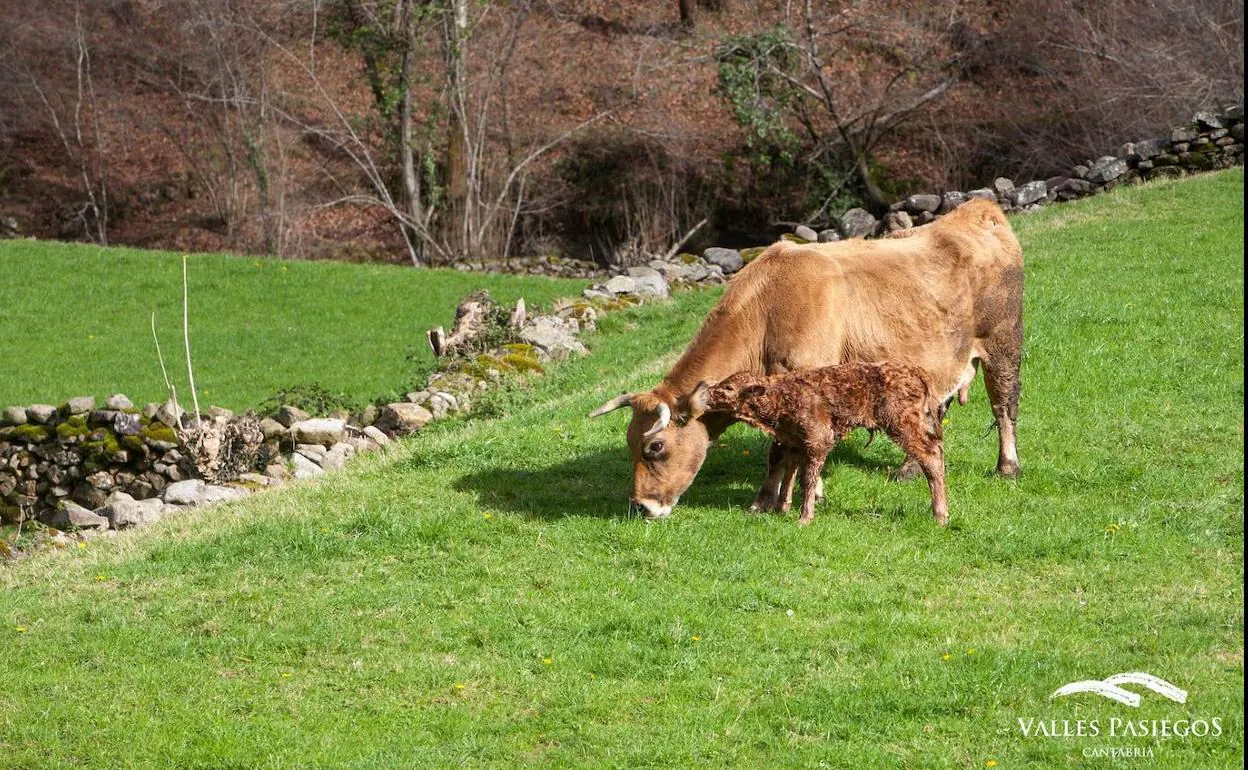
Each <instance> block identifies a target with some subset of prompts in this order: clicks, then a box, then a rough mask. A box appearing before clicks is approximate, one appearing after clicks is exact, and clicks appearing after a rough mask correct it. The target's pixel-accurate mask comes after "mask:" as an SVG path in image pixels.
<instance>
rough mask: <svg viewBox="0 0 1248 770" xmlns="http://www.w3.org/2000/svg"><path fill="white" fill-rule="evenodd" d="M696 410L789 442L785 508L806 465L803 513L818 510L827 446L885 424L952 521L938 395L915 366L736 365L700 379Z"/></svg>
mask: <svg viewBox="0 0 1248 770" xmlns="http://www.w3.org/2000/svg"><path fill="white" fill-rule="evenodd" d="M692 400H693V405H694V411H695V412H696V411H706V412H710V413H712V414H713V413H716V412H721V413H729V414H731V415H732V416H733V417H735V418H736V419H738V420H741V421H742V422H744V423H746V424H748V425H752V426H754V427H755V428H758V429H759V430H762V431H764V432H766V433H768V434H770V435H771V437H772V438H774V439H775V440H776V443H777V444H779V445H781V446H783V447H784V448H785V455H784V458H785V459H784V472H783V473H784V475H783V482H782V484H783V485H782V487H781V491H780V501H781V503H782V507H781V510H785V511H787V510H789V508H790V506H791V505H792V499H793V483H794V479H795V477H796V475H797V468H798V465H799V464H801V465H802V469H803V471H802V516H801V518H800V519H798V523H799V524H809V523H810V522H811V521H813V520H814V517H815V500H816V495H817V493H818V490H817V487H818V486H819V484H818V482H819V474H820V472H821V471H822V470H823V464H824V461H825V460H826V458H827V456H828V453H829V452H831V451H832V448H833V447H834V446H836V443H837V442H838V441H840V440H841V439H843V438H844V437H845V435H846V434H847V433H849V431H851V430H853V429H854V428H867V429H869V430H871V431H873V432H874V431H875V430H877V429H878V430H883V431H884V432H885V433H887V434H888V436H889V438H891V439H893V441H895V442H897V444H898V446H900V447H901V448H902V449H903V450H905V452H906V454H907V455H909V456H910V457H911V458H913V459H914V460H915V461H916V462H917V463H918V464H919V466H920V467H921V468H922V469H923V474H924V475H925V476H927V483H928V486H929V487H930V489H931V492H932V512H933V513H934V514H935V516H936V523H937V524H940V525H941V526H944V525H945V524H946V523H948V521H949V510H948V506H947V504H946V502H945V461H944V449H943V445H942V438H943V437H942V431H941V425H940V416H939V415H940V401H939V396H938V395H936V394H935V393H933V392H932V391H931V388H930V387H929V386H928V384H927V380H926V379H925V378H924V377H923V374H922V372H921V371H920V370H919V369H918V368H917V367H914V366H906V365H902V364H891V363H872V364H868V363H846V364H841V365H839V366H827V367H823V368H821V369H803V370H800V371H796V372H789V373H787V374H780V375H774V376H771V377H766V376H763V375H758V374H753V373H751V372H737V373H736V374H734V375H732V376H731V377H729V378H728V379H726V380H724V381H723V382H721V383H719V384H718V385H714V386H710V387H708V386H707V385H706V384H705V383H703V384H701V385H699V386H698V388H697V390H696V391H695V392H694V394H693V399H692Z"/></svg>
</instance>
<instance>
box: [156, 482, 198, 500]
mask: <svg viewBox="0 0 1248 770" xmlns="http://www.w3.org/2000/svg"><path fill="white" fill-rule="evenodd" d="M205 486H206V485H205V484H204V482H203V481H200V480H199V479H187V480H185V481H175V482H174V483H172V484H170V485H169V486H167V487H165V493H164V494H163V495H161V499H162V500H164V502H165V503H167V504H169V505H199V504H200V503H202V502H203V501H204V488H205Z"/></svg>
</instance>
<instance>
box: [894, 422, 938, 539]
mask: <svg viewBox="0 0 1248 770" xmlns="http://www.w3.org/2000/svg"><path fill="white" fill-rule="evenodd" d="M925 422H927V419H926V418H925V417H924V416H923V415H922V414H921V413H918V412H916V413H913V414H910V415H907V416H906V418H904V419H903V420H902V421H901V424H900V425H897V426H895V427H893V428H891V429H890V430H889V435H890V436H892V437H893V440H894V441H896V442H897V443H898V444H900V445H901V448H902V449H904V450H906V454H908V455H909V456H910V459H912V460H913V461H914V463H915V465H917V466H918V467H919V469H920V470H922V471H923V475H924V476H926V477H927V487H928V489H929V490H930V491H931V494H932V515H933V516H934V517H935V518H936V523H937V524H939V525H940V526H942V527H943V526H945V525H946V524H948V523H949V504H948V502H947V501H946V499H945V450H944V442H943V441H942V437H941V430H940V423H935V424H934V425H933V426H932V429H929V427H928V426H927V425H925V424H924V423H925Z"/></svg>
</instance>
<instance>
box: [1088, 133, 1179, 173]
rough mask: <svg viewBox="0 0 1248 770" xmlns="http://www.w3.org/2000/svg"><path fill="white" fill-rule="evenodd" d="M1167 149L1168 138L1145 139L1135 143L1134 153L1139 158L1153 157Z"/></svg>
mask: <svg viewBox="0 0 1248 770" xmlns="http://www.w3.org/2000/svg"><path fill="white" fill-rule="evenodd" d="M1169 149H1170V140H1169V139H1146V140H1145V141H1143V142H1136V143H1135V154H1136V155H1137V156H1139V158H1140V159H1141V160H1148V159H1149V158H1155V157H1157V156H1158V155H1160V154H1162V153H1163V152H1165V151H1167V150H1169ZM1085 173H1086V172H1085Z"/></svg>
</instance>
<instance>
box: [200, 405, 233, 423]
mask: <svg viewBox="0 0 1248 770" xmlns="http://www.w3.org/2000/svg"><path fill="white" fill-rule="evenodd" d="M206 414H207V415H208V416H209V417H211V418H212V419H214V420H216V419H218V418H219V419H222V420H232V419H234V412H233V411H231V410H229V409H226V408H225V407H223V406H210V407H208V411H207V413H206Z"/></svg>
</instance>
